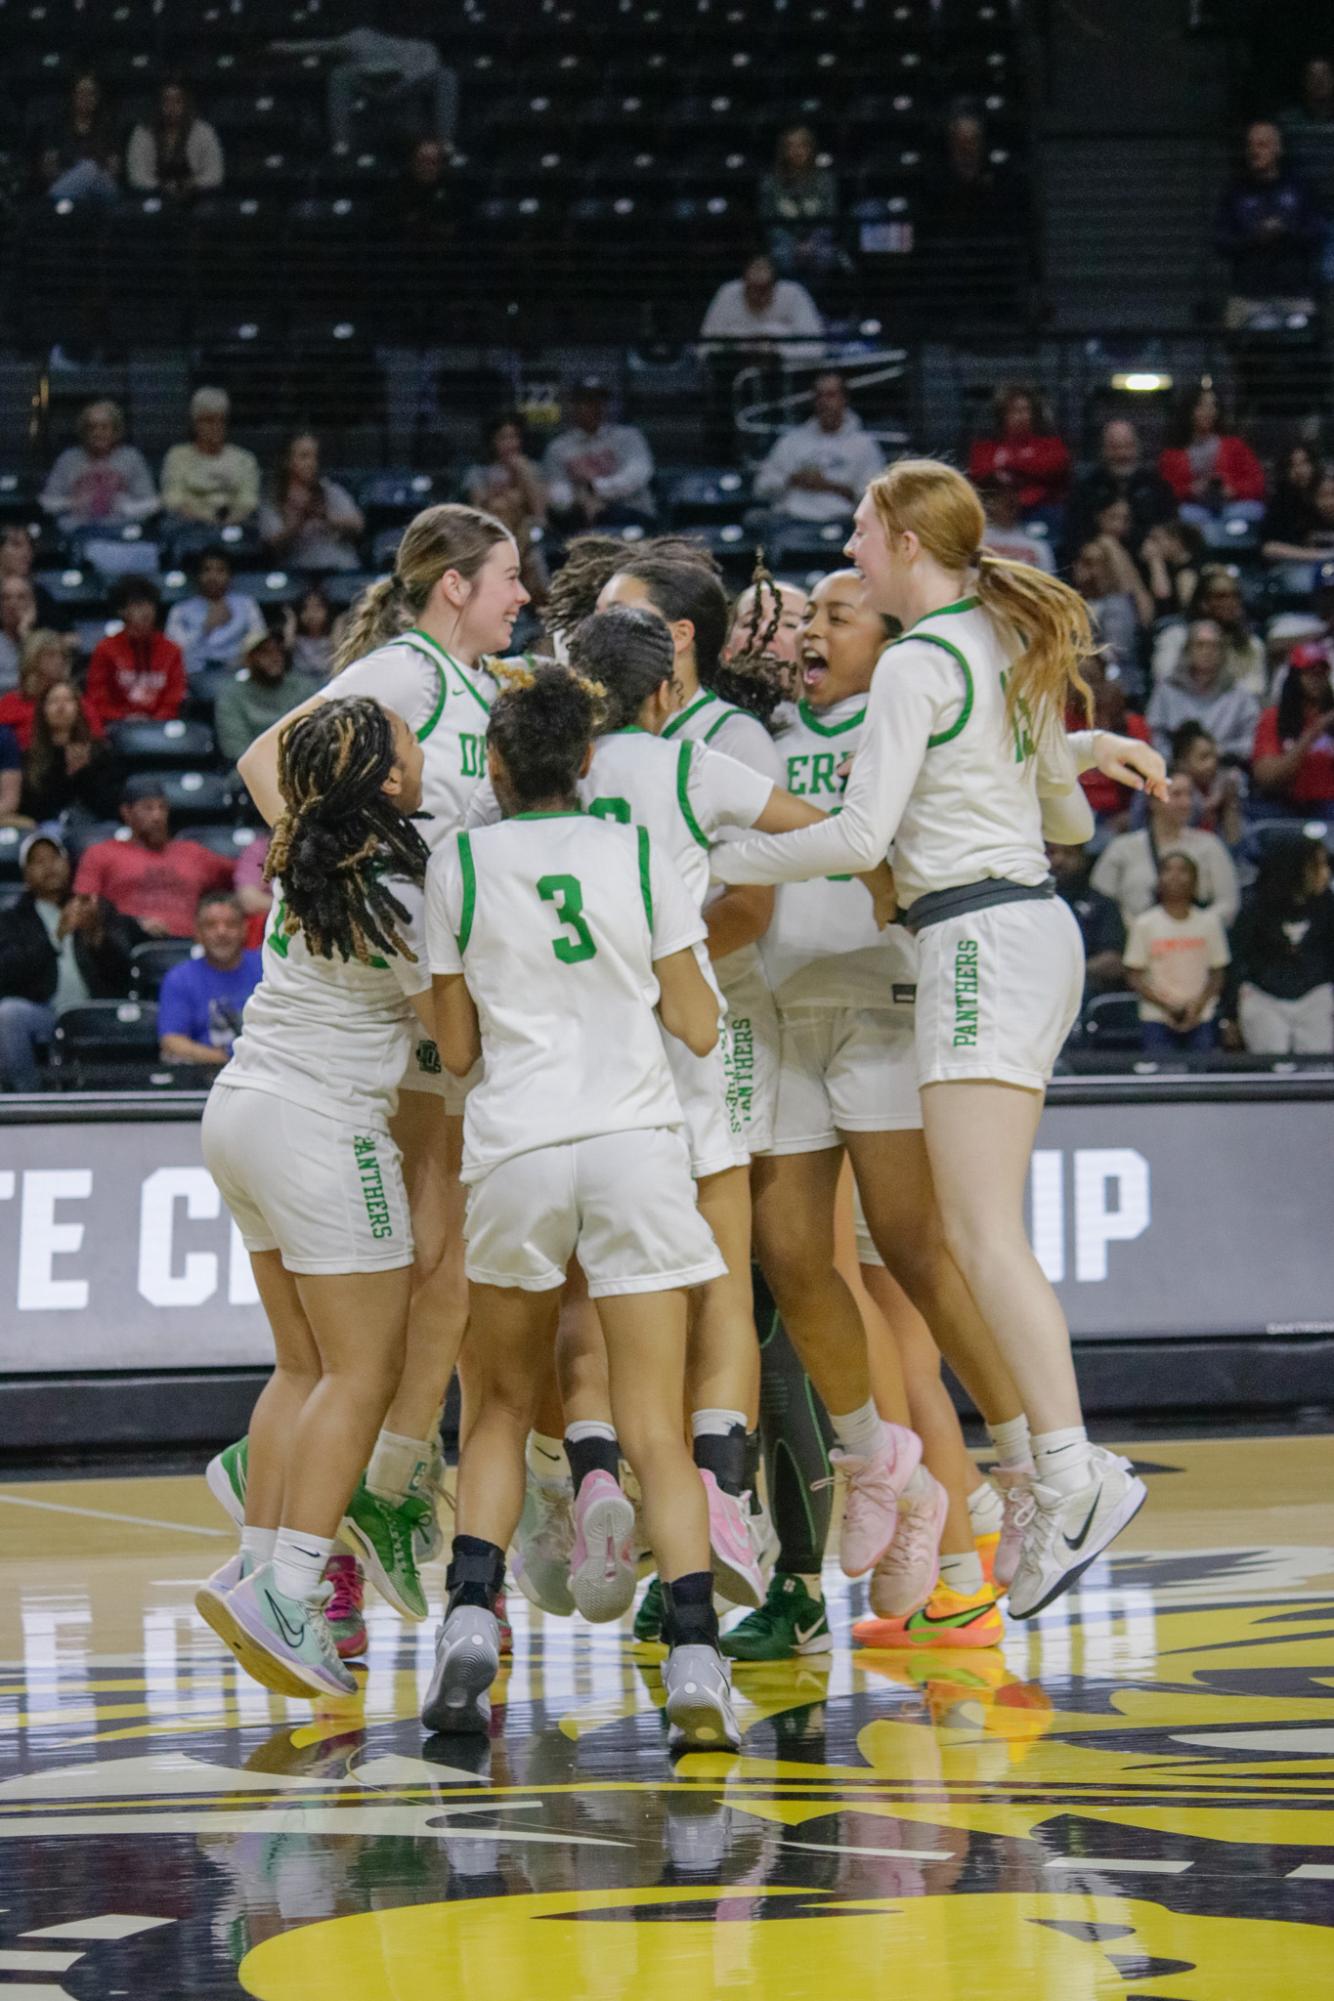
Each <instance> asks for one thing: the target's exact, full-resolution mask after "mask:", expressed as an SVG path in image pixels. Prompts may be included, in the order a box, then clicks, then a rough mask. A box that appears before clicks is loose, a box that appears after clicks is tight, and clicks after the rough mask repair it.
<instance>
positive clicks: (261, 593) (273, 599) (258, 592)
mask: <svg viewBox="0 0 1334 2001" xmlns="http://www.w3.org/2000/svg"><path fill="white" fill-rule="evenodd" d="M302 587H303V586H302V578H301V576H300V575H298V574H297V573H296V572H294V571H292V570H282V569H277V568H275V569H271V570H238V571H237V572H236V573H235V575H234V576H233V578H232V589H233V590H234V591H235V592H236V593H237V594H238V596H240V597H246V598H253V599H254V601H255V603H256V604H290V603H291V601H292V599H293V598H295V597H298V596H299V595H300V593H301V590H302Z"/></svg>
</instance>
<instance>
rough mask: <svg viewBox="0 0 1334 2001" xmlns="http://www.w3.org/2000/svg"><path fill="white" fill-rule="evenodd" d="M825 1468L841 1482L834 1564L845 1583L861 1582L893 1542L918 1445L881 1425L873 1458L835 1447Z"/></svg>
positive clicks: (911, 1435)
mask: <svg viewBox="0 0 1334 2001" xmlns="http://www.w3.org/2000/svg"><path fill="white" fill-rule="evenodd" d="M829 1463H830V1465H831V1466H833V1468H834V1469H835V1472H836V1473H839V1474H841V1475H842V1476H843V1480H844V1482H845V1485H844V1491H843V1527H842V1530H841V1531H840V1534H839V1545H838V1560H839V1562H840V1564H841V1565H842V1567H843V1574H844V1576H845V1577H865V1575H866V1573H867V1571H868V1570H874V1569H875V1566H876V1565H877V1563H879V1561H880V1559H881V1557H882V1556H883V1555H884V1554H885V1551H886V1550H887V1549H888V1548H889V1545H890V1544H891V1543H892V1542H893V1540H894V1529H895V1526H896V1524H897V1521H898V1510H899V1496H900V1494H901V1493H902V1492H903V1490H904V1488H905V1487H906V1486H907V1484H908V1482H909V1480H911V1479H912V1476H913V1474H914V1473H915V1472H916V1471H917V1468H918V1467H919V1466H920V1465H921V1463H922V1441H921V1439H920V1438H919V1437H918V1436H917V1433H916V1432H915V1431H909V1430H907V1428H906V1427H905V1426H904V1425H901V1424H886V1425H885V1426H884V1439H883V1442H882V1444H881V1447H880V1449H879V1451H878V1452H876V1453H874V1454H873V1455H871V1456H869V1457H865V1458H864V1457H862V1456H861V1455H860V1454H858V1453H855V1452H843V1451H841V1450H840V1449H839V1447H838V1446H835V1447H834V1450H833V1451H832V1452H831V1453H830V1455H829Z"/></svg>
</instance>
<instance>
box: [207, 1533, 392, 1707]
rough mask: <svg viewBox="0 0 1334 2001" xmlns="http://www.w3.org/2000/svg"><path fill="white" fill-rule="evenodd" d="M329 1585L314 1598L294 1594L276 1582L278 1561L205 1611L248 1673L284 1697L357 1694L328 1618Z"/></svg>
mask: <svg viewBox="0 0 1334 2001" xmlns="http://www.w3.org/2000/svg"><path fill="white" fill-rule="evenodd" d="M329 1595H330V1593H329V1586H328V1585H327V1584H321V1585H319V1586H318V1587H317V1588H316V1590H315V1591H314V1592H313V1593H312V1594H311V1596H310V1597H309V1598H306V1599H302V1598H289V1597H288V1596H287V1595H286V1593H285V1592H282V1591H279V1590H278V1588H277V1586H276V1584H275V1583H274V1581H273V1565H272V1564H271V1563H265V1564H262V1565H261V1566H260V1568H259V1569H258V1570H255V1571H252V1572H251V1574H250V1576H249V1577H243V1578H242V1580H241V1582H240V1583H239V1584H238V1585H237V1586H236V1587H235V1588H234V1590H232V1591H230V1592H228V1594H227V1596H226V1597H225V1598H223V1599H221V1600H218V1601H217V1602H215V1603H213V1604H212V1605H211V1606H209V1607H208V1608H207V1609H205V1608H203V1607H201V1610H203V1611H204V1617H205V1618H206V1619H207V1620H208V1623H209V1625H210V1626H212V1628H213V1630H214V1632H215V1633H217V1635H218V1637H219V1638H220V1639H222V1640H225V1641H226V1643H227V1645H228V1646H229V1647H230V1648H231V1650H232V1652H233V1653H234V1654H235V1655H236V1658H237V1659H238V1660H239V1661H240V1663H241V1666H242V1667H243V1668H244V1669H245V1671H246V1673H247V1674H248V1675H251V1676H253V1678H254V1679H255V1680H256V1681H257V1682H259V1683H260V1684H261V1686H262V1687H264V1688H271V1689H275V1690H276V1691H277V1692H278V1694H280V1695H305V1696H327V1695H355V1694H356V1692H357V1683H356V1679H355V1677H354V1676H353V1675H351V1674H350V1673H349V1672H348V1670H347V1669H346V1668H345V1667H344V1666H343V1663H342V1662H341V1661H340V1660H339V1658H338V1654H337V1651H336V1649H335V1647H334V1637H333V1634H332V1633H331V1632H330V1630H329V1622H328V1620H327V1619H326V1618H325V1616H324V1613H325V1608H326V1606H327V1605H328V1603H329Z"/></svg>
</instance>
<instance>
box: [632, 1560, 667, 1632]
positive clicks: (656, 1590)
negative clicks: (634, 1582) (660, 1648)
mask: <svg viewBox="0 0 1334 2001" xmlns="http://www.w3.org/2000/svg"><path fill="white" fill-rule="evenodd" d="M662 1615H663V1603H662V1579H661V1578H660V1577H650V1579H649V1581H648V1590H647V1591H646V1592H645V1593H644V1596H643V1597H642V1599H641V1600H640V1602H639V1610H638V1611H637V1612H636V1613H635V1638H636V1639H637V1640H638V1641H639V1643H640V1645H641V1646H651V1645H653V1644H654V1643H655V1642H659V1643H661V1642H662Z"/></svg>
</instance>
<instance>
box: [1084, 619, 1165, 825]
mask: <svg viewBox="0 0 1334 2001" xmlns="http://www.w3.org/2000/svg"><path fill="white" fill-rule="evenodd" d="M1084 679H1085V680H1086V681H1087V683H1088V685H1089V690H1090V692H1091V694H1092V696H1093V720H1094V723H1095V725H1096V727H1097V728H1098V729H1100V730H1111V731H1113V732H1114V734H1115V735H1117V736H1132V737H1134V738H1135V739H1136V740H1137V741H1138V742H1139V743H1148V742H1149V741H1150V731H1149V725H1148V724H1147V723H1146V722H1145V720H1144V718H1143V716H1142V715H1140V714H1139V712H1138V711H1137V710H1135V709H1132V708H1131V707H1130V703H1129V697H1128V695H1127V692H1126V684H1125V682H1124V681H1123V680H1122V678H1121V672H1120V669H1119V668H1118V667H1117V665H1116V663H1115V662H1114V661H1113V662H1112V663H1111V664H1110V665H1109V664H1108V662H1107V661H1106V660H1105V659H1104V658H1103V656H1102V655H1101V654H1094V656H1093V658H1092V659H1091V660H1086V661H1085V662H1084ZM1066 726H1067V728H1069V729H1077V730H1078V729H1083V728H1084V727H1085V724H1084V711H1083V707H1082V705H1081V704H1079V703H1072V704H1071V707H1070V709H1069V712H1068V714H1067V716H1066ZM1079 782H1080V784H1081V785H1082V786H1083V788H1084V796H1085V797H1086V798H1087V800H1088V802H1089V805H1090V806H1091V807H1092V809H1093V812H1094V814H1095V815H1096V817H1097V821H1098V824H1099V826H1100V827H1102V828H1104V829H1106V830H1108V831H1110V832H1112V833H1117V834H1119V833H1122V832H1123V831H1124V830H1125V828H1126V827H1127V826H1129V824H1130V808H1131V805H1132V803H1133V802H1134V801H1135V800H1136V799H1137V798H1138V797H1139V794H1138V793H1135V792H1132V791H1131V790H1130V788H1129V787H1128V786H1126V785H1118V784H1117V783H1116V780H1115V779H1114V778H1107V777H1104V775H1103V773H1102V772H1101V771H1096V770H1094V771H1086V772H1085V773H1084V775H1083V777H1082V778H1081V779H1080V781H1079Z"/></svg>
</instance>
